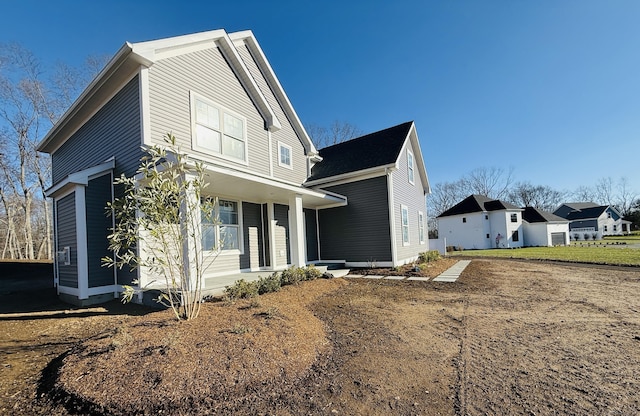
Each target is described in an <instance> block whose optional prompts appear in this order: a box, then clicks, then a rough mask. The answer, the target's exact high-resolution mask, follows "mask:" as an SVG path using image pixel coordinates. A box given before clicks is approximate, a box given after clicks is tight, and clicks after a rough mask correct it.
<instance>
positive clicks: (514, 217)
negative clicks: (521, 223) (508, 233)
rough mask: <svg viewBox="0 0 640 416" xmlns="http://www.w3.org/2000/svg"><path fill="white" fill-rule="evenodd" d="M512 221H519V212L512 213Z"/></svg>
mask: <svg viewBox="0 0 640 416" xmlns="http://www.w3.org/2000/svg"><path fill="white" fill-rule="evenodd" d="M511 222H518V214H511Z"/></svg>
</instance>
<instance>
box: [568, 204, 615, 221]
mask: <svg viewBox="0 0 640 416" xmlns="http://www.w3.org/2000/svg"><path fill="white" fill-rule="evenodd" d="M607 208H609V206H608V205H600V206H598V205H596V206H594V207H590V208H583V209H578V210H574V211H571V212H569V213H568V214H567V215H566V219H568V220H570V221H573V220H584V219H588V218H598V217H599V216H600V215H602V213H603V212H605V211H606V210H607Z"/></svg>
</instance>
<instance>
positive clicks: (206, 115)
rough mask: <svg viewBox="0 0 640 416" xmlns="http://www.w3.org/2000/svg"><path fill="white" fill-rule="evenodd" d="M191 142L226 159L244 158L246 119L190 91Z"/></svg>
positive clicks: (245, 158)
mask: <svg viewBox="0 0 640 416" xmlns="http://www.w3.org/2000/svg"><path fill="white" fill-rule="evenodd" d="M191 117H192V119H193V133H192V134H193V145H194V147H195V148H197V149H199V150H202V151H204V152H214V153H217V154H220V155H222V156H224V157H227V158H229V159H235V160H241V161H246V160H247V154H246V150H247V149H246V148H247V146H246V142H247V138H246V128H245V127H246V121H245V119H244V118H243V117H241V116H239V115H237V114H234V113H233V112H231V111H229V110H226V109H224V108H223V107H221V106H219V105H217V104H215V103H212V102H211V101H208V100H206V99H204V98H202V97H199V96H196V95H193V94H192V114H191Z"/></svg>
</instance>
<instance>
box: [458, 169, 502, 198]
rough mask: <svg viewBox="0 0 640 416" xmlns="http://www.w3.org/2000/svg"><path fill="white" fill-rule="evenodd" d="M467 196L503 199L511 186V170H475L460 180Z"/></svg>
mask: <svg viewBox="0 0 640 416" xmlns="http://www.w3.org/2000/svg"><path fill="white" fill-rule="evenodd" d="M462 180H463V182H464V187H465V188H466V189H467V193H468V194H478V195H484V196H487V197H489V198H495V199H504V198H506V196H507V195H508V192H509V188H510V187H511V185H512V184H513V168H509V170H507V171H505V170H504V169H502V168H498V167H495V166H494V167H490V168H487V167H482V168H476V169H474V170H472V171H471V172H469V173H468V174H467V175H465V176H464V177H463V178H462Z"/></svg>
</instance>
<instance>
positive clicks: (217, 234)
mask: <svg viewBox="0 0 640 416" xmlns="http://www.w3.org/2000/svg"><path fill="white" fill-rule="evenodd" d="M202 197H203V198H214V199H215V201H216V206H215V207H214V218H220V201H227V202H235V203H236V206H237V207H238V224H222V223H220V222H219V221H218V222H217V223H214V224H213V225H214V227H215V238H216V241H218V242H220V227H224V226H231V227H237V228H238V248H234V249H230V250H223V249H222V247H217V249H216V250H205V249H202V251H203V252H204V253H205V255H207V256H211V255H214V254H215V255H216V256H242V255H244V232H243V226H244V224H243V222H242V215H243V212H242V203H243V202H244V201H242V200H240V199H235V198H228V197H225V196H220V195H215V194H214V195H203V196H202ZM200 225H201V226H202V221H201V222H200ZM200 235H201V236H202V235H203V234H202V232H201V233H200Z"/></svg>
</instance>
